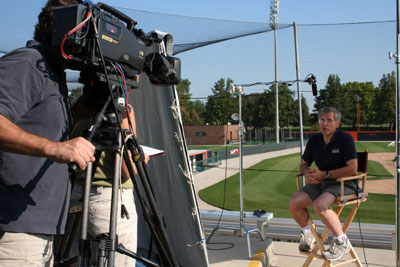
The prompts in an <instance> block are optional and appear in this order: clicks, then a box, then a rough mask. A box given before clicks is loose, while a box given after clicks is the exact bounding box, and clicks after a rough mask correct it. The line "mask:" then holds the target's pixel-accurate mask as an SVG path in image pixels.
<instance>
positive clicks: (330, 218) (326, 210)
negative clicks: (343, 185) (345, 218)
mask: <svg viewBox="0 0 400 267" xmlns="http://www.w3.org/2000/svg"><path fill="white" fill-rule="evenodd" d="M335 201H336V196H334V195H333V194H331V193H329V192H325V193H323V194H321V195H320V196H319V197H318V198H317V199H316V200H315V201H314V205H313V206H314V210H315V212H316V213H317V215H318V217H319V218H320V219H321V221H322V222H323V223H324V224H325V225H326V227H328V229H329V230H331V232H332V233H333V235H334V236H339V235H341V234H343V231H342V224H341V223H340V219H339V217H338V216H337V214H336V212H334V211H333V210H332V209H331V206H332V205H333V204H334V203H335Z"/></svg>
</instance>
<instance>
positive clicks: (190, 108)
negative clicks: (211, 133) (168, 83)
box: [176, 79, 205, 125]
mask: <svg viewBox="0 0 400 267" xmlns="http://www.w3.org/2000/svg"><path fill="white" fill-rule="evenodd" d="M190 84H191V82H190V81H189V80H188V79H183V80H181V81H180V82H179V84H178V85H177V86H176V91H177V92H178V97H179V105H180V109H181V114H182V122H183V124H184V125H202V124H204V119H203V118H202V117H201V116H202V114H203V113H204V110H205V107H204V104H203V103H202V102H201V101H198V100H197V101H195V102H192V101H190V97H191V94H190Z"/></svg>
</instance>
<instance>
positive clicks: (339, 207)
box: [295, 150, 368, 266]
mask: <svg viewBox="0 0 400 267" xmlns="http://www.w3.org/2000/svg"><path fill="white" fill-rule="evenodd" d="M357 155H358V159H357V164H358V167H357V171H358V173H359V174H358V175H356V176H350V177H341V178H338V179H336V181H338V182H340V184H341V190H340V196H338V197H337V199H336V202H335V204H336V210H335V212H336V214H337V215H338V216H340V214H341V213H342V211H343V208H344V207H345V206H349V205H352V208H351V211H350V213H349V215H348V216H347V218H346V220H345V222H344V224H343V226H342V229H343V233H346V232H347V229H348V228H349V226H350V224H351V222H352V221H353V219H354V217H355V215H356V213H357V211H358V208H359V206H360V204H361V203H362V202H365V201H367V199H368V193H367V192H365V191H364V189H365V184H366V180H367V169H368V150H365V152H358V153H357ZM295 177H297V179H296V182H297V189H298V190H299V189H300V188H301V186H302V182H301V181H302V174H301V173H300V174H296V175H295ZM352 180H356V181H357V183H358V186H357V189H356V192H354V194H351V195H345V194H344V182H345V181H352ZM307 216H308V219H307V223H308V225H309V226H310V228H311V232H312V234H313V235H314V237H315V241H316V245H315V246H314V248H313V249H312V251H310V252H300V253H301V254H304V255H307V256H308V257H307V259H306V261H305V262H304V264H303V266H309V265H310V263H311V262H312V260H313V259H314V258H315V259H320V260H323V264H322V266H339V265H340V266H341V265H345V264H349V263H355V264H356V265H357V266H362V265H361V262H360V260H359V258H358V257H357V254H356V252H355V251H354V249H353V246H352V245H350V247H351V248H350V251H349V253H350V255H351V259H349V260H346V261H340V262H338V263H337V264H332V263H331V262H330V261H328V260H326V259H325V258H324V257H323V256H322V252H324V251H325V248H324V245H323V244H324V242H325V240H326V238H327V237H328V235H329V233H330V230H329V229H328V228H325V230H324V231H323V232H322V234H321V235H320V234H319V233H318V231H317V227H316V225H315V224H314V222H313V220H312V218H311V216H310V213H309V212H308V210H307ZM339 218H340V217H339Z"/></svg>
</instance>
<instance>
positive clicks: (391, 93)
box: [177, 72, 396, 130]
mask: <svg viewBox="0 0 400 267" xmlns="http://www.w3.org/2000/svg"><path fill="white" fill-rule="evenodd" d="M232 83H233V80H232V79H231V78H227V79H224V78H220V79H219V80H218V81H217V82H215V83H214V86H213V88H212V94H211V95H209V96H208V97H207V100H206V101H205V102H203V101H201V100H191V94H190V84H191V83H190V81H189V80H188V79H183V80H182V81H181V82H180V83H179V84H178V85H177V91H178V95H179V102H180V106H181V113H182V120H183V124H184V125H205V124H209V125H224V124H227V123H232V124H235V123H237V122H236V121H234V120H233V119H232V118H231V115H232V114H233V113H238V104H239V103H238V97H236V95H234V94H231V93H230V92H229V88H230V84H232ZM395 87H396V76H395V73H394V72H392V73H389V74H384V75H382V78H381V79H380V81H379V84H378V86H377V87H375V86H374V84H373V83H372V82H347V83H341V82H340V78H339V76H338V75H336V74H331V75H329V77H328V79H327V82H326V85H325V88H324V89H320V90H319V91H318V95H317V96H316V98H315V104H314V107H313V110H312V111H310V109H309V107H308V105H307V103H306V100H305V98H304V97H303V96H302V97H301V105H302V120H303V125H304V126H311V127H312V126H313V125H314V126H315V125H316V123H317V120H318V118H317V115H316V112H317V111H318V110H319V109H320V108H322V107H327V106H331V107H335V108H337V109H338V110H340V111H341V112H342V125H343V124H345V125H349V126H351V127H352V128H353V129H355V128H356V126H357V114H358V113H359V115H358V116H359V119H360V122H361V124H362V125H364V126H366V127H367V128H368V127H369V126H370V125H388V128H389V129H390V130H394V126H395V120H396V118H395V116H396V89H395ZM278 94H279V106H278V107H279V126H280V127H281V128H285V127H298V126H299V108H298V96H297V92H295V91H292V90H290V88H289V87H288V86H287V85H284V84H280V85H279V87H278ZM242 120H243V122H244V125H245V126H246V127H251V128H253V127H254V128H263V127H270V128H275V124H276V122H275V85H271V86H270V87H269V88H266V89H264V92H262V93H252V94H245V93H243V94H242Z"/></svg>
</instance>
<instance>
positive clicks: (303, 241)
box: [299, 231, 315, 252]
mask: <svg viewBox="0 0 400 267" xmlns="http://www.w3.org/2000/svg"><path fill="white" fill-rule="evenodd" d="M300 236H301V238H300V244H299V250H300V251H303V252H307V251H311V249H312V246H313V245H314V243H315V238H314V236H313V234H312V232H311V231H306V233H304V232H303V231H302V232H301V233H300Z"/></svg>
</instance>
